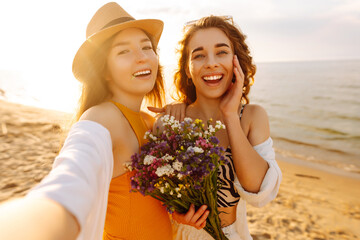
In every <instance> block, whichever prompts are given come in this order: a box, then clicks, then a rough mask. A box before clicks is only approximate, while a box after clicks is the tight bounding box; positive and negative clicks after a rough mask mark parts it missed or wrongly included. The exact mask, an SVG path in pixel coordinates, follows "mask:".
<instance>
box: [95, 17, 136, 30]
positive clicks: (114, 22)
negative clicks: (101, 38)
mask: <svg viewBox="0 0 360 240" xmlns="http://www.w3.org/2000/svg"><path fill="white" fill-rule="evenodd" d="M134 20H135V19H134V18H132V17H121V18H117V19H114V20H112V21H111V22H109V23H108V24H106V25H105V26H104V27H103V28H101V30H103V29H105V28H108V27H111V26H113V25H116V24H119V23H124V22H129V21H134Z"/></svg>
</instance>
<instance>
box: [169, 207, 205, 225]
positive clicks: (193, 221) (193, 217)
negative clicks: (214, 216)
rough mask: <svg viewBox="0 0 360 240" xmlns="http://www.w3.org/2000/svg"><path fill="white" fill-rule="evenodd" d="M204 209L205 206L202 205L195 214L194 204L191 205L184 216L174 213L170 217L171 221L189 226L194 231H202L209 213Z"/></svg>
mask: <svg viewBox="0 0 360 240" xmlns="http://www.w3.org/2000/svg"><path fill="white" fill-rule="evenodd" d="M206 209H207V206H206V205H203V206H201V207H200V208H199V209H198V210H197V211H196V212H195V206H194V204H191V205H190V208H189V210H188V212H187V213H186V214H181V213H178V212H174V213H173V214H172V216H173V219H174V220H175V221H177V222H178V223H182V224H186V225H190V226H193V227H195V228H196V229H202V228H204V227H205V225H206V219H207V217H208V216H209V214H210V211H209V210H206Z"/></svg>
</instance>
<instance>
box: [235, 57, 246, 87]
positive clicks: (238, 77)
mask: <svg viewBox="0 0 360 240" xmlns="http://www.w3.org/2000/svg"><path fill="white" fill-rule="evenodd" d="M234 74H235V82H238V81H239V80H240V81H242V82H243V81H244V76H245V75H244V72H243V71H242V69H241V66H240V63H239V59H238V58H237V56H236V55H234Z"/></svg>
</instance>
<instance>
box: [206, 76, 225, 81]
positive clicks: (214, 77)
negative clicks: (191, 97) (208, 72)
mask: <svg viewBox="0 0 360 240" xmlns="http://www.w3.org/2000/svg"><path fill="white" fill-rule="evenodd" d="M203 78H204V80H205V81H216V80H219V79H220V78H222V75H215V76H206V77H203Z"/></svg>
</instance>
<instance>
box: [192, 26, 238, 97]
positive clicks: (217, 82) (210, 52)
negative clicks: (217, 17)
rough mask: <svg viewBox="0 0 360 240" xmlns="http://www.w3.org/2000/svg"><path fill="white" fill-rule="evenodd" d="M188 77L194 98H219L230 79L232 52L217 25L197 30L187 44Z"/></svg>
mask: <svg viewBox="0 0 360 240" xmlns="http://www.w3.org/2000/svg"><path fill="white" fill-rule="evenodd" d="M188 53H189V59H188V69H187V71H186V73H187V76H188V78H191V79H192V81H193V83H194V85H195V87H196V95H197V97H200V96H204V97H206V98H220V97H221V96H222V95H223V94H224V93H225V92H226V90H227V89H228V87H229V85H230V83H231V80H232V78H233V56H234V51H233V49H232V44H231V42H230V40H229V39H228V37H227V36H226V35H225V33H224V32H222V31H221V30H220V29H218V28H207V29H201V30H198V31H197V32H195V33H194V35H193V36H192V38H191V40H190V41H189V44H188Z"/></svg>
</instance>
